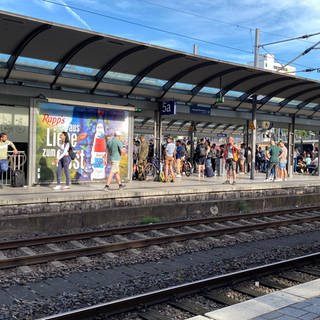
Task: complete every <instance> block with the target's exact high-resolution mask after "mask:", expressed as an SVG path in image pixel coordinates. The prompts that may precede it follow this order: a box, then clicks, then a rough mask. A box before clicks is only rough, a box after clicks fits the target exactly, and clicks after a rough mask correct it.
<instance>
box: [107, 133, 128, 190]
mask: <svg viewBox="0 0 320 320" xmlns="http://www.w3.org/2000/svg"><path fill="white" fill-rule="evenodd" d="M119 136H120V132H119V131H115V133H114V137H113V138H112V139H111V140H109V141H108V143H107V149H108V154H109V157H110V160H111V169H110V173H109V175H108V178H107V184H106V185H105V186H104V190H105V191H108V190H110V184H111V181H112V179H113V176H115V177H116V181H117V183H118V185H119V189H123V188H124V187H125V185H124V184H122V183H121V177H120V160H121V152H122V149H123V148H124V146H123V144H122V142H121V141H120V139H119Z"/></svg>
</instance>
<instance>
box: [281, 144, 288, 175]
mask: <svg viewBox="0 0 320 320" xmlns="http://www.w3.org/2000/svg"><path fill="white" fill-rule="evenodd" d="M279 146H280V149H281V154H280V158H279V159H280V162H279V167H280V179H281V180H282V181H287V176H288V174H287V155H288V149H287V148H286V146H285V145H284V143H283V142H282V141H281V142H280V144H279Z"/></svg>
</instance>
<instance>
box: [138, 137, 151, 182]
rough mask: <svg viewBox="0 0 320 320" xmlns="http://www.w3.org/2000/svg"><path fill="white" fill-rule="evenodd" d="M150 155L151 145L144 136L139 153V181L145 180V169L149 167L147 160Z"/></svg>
mask: <svg viewBox="0 0 320 320" xmlns="http://www.w3.org/2000/svg"><path fill="white" fill-rule="evenodd" d="M148 153H149V145H148V142H147V141H146V139H145V138H144V136H140V148H139V153H138V180H144V179H145V178H146V177H145V172H144V168H145V167H146V165H147V158H148Z"/></svg>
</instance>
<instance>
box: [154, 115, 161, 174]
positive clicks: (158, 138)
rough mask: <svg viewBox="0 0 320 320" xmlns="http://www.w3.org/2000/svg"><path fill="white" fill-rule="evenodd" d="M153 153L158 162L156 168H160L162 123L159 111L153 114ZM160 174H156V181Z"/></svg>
mask: <svg viewBox="0 0 320 320" xmlns="http://www.w3.org/2000/svg"><path fill="white" fill-rule="evenodd" d="M154 123H155V126H154V138H155V141H154V153H155V156H156V158H157V159H158V160H159V163H158V165H159V166H158V168H160V161H161V156H162V154H161V137H162V122H161V114H160V111H159V110H156V111H155V112H154ZM159 174H160V172H157V179H159Z"/></svg>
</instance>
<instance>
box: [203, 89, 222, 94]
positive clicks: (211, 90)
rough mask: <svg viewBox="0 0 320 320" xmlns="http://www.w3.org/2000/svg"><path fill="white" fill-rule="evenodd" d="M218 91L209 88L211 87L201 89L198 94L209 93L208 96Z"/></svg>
mask: <svg viewBox="0 0 320 320" xmlns="http://www.w3.org/2000/svg"><path fill="white" fill-rule="evenodd" d="M219 91H220V89H218V88H211V87H203V88H202V89H201V90H200V92H199V93H209V94H216V93H218V92H219Z"/></svg>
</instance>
